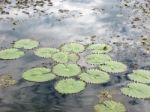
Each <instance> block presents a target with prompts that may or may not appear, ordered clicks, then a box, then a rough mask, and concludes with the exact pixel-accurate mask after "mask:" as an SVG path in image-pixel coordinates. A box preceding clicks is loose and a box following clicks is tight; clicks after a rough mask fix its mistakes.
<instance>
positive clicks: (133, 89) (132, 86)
mask: <svg viewBox="0 0 150 112" xmlns="http://www.w3.org/2000/svg"><path fill="white" fill-rule="evenodd" d="M121 92H122V93H123V94H124V95H127V96H129V97H134V98H150V86H148V85H146V84H141V83H129V84H128V85H127V87H123V88H121Z"/></svg>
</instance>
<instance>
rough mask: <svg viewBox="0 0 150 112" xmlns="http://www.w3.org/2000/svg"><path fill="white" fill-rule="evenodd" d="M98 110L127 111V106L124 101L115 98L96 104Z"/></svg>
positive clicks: (105, 111)
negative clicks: (114, 99)
mask: <svg viewBox="0 0 150 112" xmlns="http://www.w3.org/2000/svg"><path fill="white" fill-rule="evenodd" d="M95 111H96V112H126V108H125V106H124V105H123V104H122V103H119V102H115V101H113V100H107V101H104V102H102V103H99V104H97V105H96V106H95Z"/></svg>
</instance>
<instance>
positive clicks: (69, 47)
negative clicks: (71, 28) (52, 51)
mask: <svg viewBox="0 0 150 112" xmlns="http://www.w3.org/2000/svg"><path fill="white" fill-rule="evenodd" d="M84 49H85V48H84V46H83V45H81V44H79V43H67V44H64V45H63V46H62V47H61V50H62V51H65V52H74V53H80V52H83V51H84Z"/></svg>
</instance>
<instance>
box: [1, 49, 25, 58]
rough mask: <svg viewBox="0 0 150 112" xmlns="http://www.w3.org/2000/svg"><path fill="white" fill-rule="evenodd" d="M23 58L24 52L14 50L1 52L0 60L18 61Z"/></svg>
mask: <svg viewBox="0 0 150 112" xmlns="http://www.w3.org/2000/svg"><path fill="white" fill-rule="evenodd" d="M22 56H24V52H23V51H20V50H18V49H14V48H11V49H4V50H1V51H0V59H8V60H9V59H17V58H20V57H22Z"/></svg>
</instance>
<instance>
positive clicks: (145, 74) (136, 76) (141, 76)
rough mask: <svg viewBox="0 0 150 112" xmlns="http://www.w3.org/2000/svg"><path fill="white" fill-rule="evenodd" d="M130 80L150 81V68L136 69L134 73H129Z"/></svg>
mask: <svg viewBox="0 0 150 112" xmlns="http://www.w3.org/2000/svg"><path fill="white" fill-rule="evenodd" d="M128 77H129V79H130V80H133V81H135V82H141V83H150V71H149V70H142V69H138V70H134V71H133V73H131V74H129V75H128Z"/></svg>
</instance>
